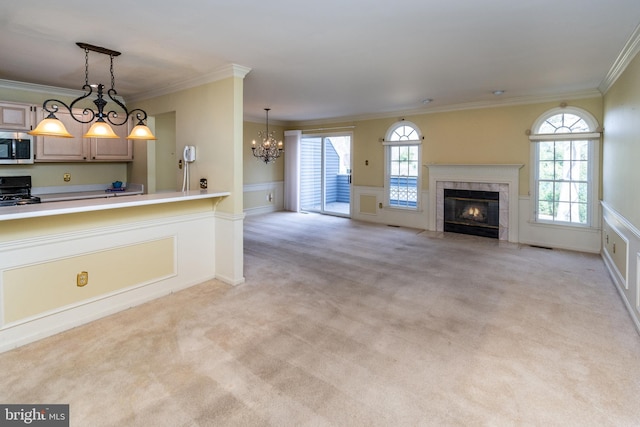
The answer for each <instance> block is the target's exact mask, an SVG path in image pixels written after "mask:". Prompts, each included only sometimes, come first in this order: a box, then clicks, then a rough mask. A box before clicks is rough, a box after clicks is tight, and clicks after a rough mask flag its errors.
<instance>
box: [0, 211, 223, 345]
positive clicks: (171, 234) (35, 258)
mask: <svg viewBox="0 0 640 427" xmlns="http://www.w3.org/2000/svg"><path fill="white" fill-rule="evenodd" d="M216 230H217V227H216V219H215V217H214V212H210V213H199V214H189V215H183V216H179V217H166V218H161V219H154V220H148V221H139V222H135V223H131V224H126V225H118V226H108V227H101V228H92V229H89V230H87V231H74V232H68V233H60V234H56V235H50V236H45V237H40V238H29V239H23V240H17V241H13V242H11V243H4V244H2V245H0V278H2V275H3V271H5V270H8V269H13V268H19V267H25V266H30V265H34V264H40V263H44V262H48V261H56V260H60V259H73V258H74V257H78V256H82V255H83V254H86V253H95V252H100V251H105V250H110V249H113V248H119V247H123V246H127V245H136V244H140V243H144V242H149V241H153V240H157V239H165V238H172V239H175V249H174V250H175V260H176V265H175V272H176V274H173V275H171V276H170V277H163V278H159V279H158V280H157V281H152V282H151V283H140V284H137V285H135V286H130V287H128V288H125V289H119V290H117V291H114V292H110V293H108V294H105V295H100V296H98V297H94V298H90V299H88V300H82V301H80V302H77V303H73V304H69V305H66V306H63V307H59V308H57V309H55V310H49V311H47V312H43V313H40V314H38V315H36V316H31V317H28V318H25V319H22V320H20V321H19V322H13V323H9V324H2V323H1V322H2V319H3V318H4V316H2V312H1V309H0V351H6V350H10V349H12V348H15V347H17V346H21V345H24V344H27V343H30V342H33V341H36V340H38V339H41V338H44V337H47V336H50V335H54V334H56V333H59V332H62V331H64V330H67V329H70V328H73V327H76V326H79V325H82V324H85V323H88V322H90V321H92V320H96V319H98V318H101V317H104V316H107V315H110V314H113V313H116V312H118V311H122V310H125V309H127V308H129V307H133V306H136V305H139V304H142V303H144V302H147V301H150V300H152V299H154V298H158V297H160V296H164V295H167V294H170V293H172V292H175V291H178V290H180V289H184V288H187V287H189V286H193V285H196V284H199V283H202V282H204V281H207V280H210V279H213V278H214V277H215V276H216V255H215V254H216V243H215V242H216ZM139 256H140V257H144V256H145V254H144V253H141V254H140V255H139ZM132 263H135V260H132ZM79 267H80V266H79ZM113 268H118V266H117V265H114V266H113ZM80 270H81V268H79V271H80ZM73 280H75V277H72V278H70V283H71V284H70V286H75V284H74V282H73ZM88 286H91V277H90V278H89V285H88ZM3 306H4V301H3V299H2V294H0V307H3Z"/></svg>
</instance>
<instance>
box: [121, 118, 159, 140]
mask: <svg viewBox="0 0 640 427" xmlns="http://www.w3.org/2000/svg"><path fill="white" fill-rule="evenodd" d="M127 139H145V140H146V139H148V140H156V139H158V138H156V137H155V136H153V133H152V132H151V129H149V127H148V126H147V125H145V124H144V123H142V121H140V122H139V123H138V124H137V125H136V126H135V127H134V128H133V129H131V133H130V134H129V136H128V137H127Z"/></svg>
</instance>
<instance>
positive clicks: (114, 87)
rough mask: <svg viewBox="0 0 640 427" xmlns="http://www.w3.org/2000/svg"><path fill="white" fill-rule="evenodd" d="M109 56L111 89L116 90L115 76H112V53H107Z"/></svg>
mask: <svg viewBox="0 0 640 427" xmlns="http://www.w3.org/2000/svg"><path fill="white" fill-rule="evenodd" d="M109 57H110V58H111V67H110V68H109V71H110V72H111V89H113V90H116V78H115V77H114V76H113V55H109Z"/></svg>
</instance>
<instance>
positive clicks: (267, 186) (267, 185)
mask: <svg viewBox="0 0 640 427" xmlns="http://www.w3.org/2000/svg"><path fill="white" fill-rule="evenodd" d="M282 185H284V181H271V182H260V183H257V184H246V185H244V186H243V187H242V191H243V192H244V193H250V192H252V191H265V190H273V189H277V188H278V187H281V186H282Z"/></svg>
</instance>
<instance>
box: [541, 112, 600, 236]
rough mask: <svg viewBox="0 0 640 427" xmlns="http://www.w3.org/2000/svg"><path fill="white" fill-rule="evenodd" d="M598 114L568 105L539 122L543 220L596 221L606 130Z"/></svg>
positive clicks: (566, 222)
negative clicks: (600, 151)
mask: <svg viewBox="0 0 640 427" xmlns="http://www.w3.org/2000/svg"><path fill="white" fill-rule="evenodd" d="M597 128H598V123H597V121H596V120H595V118H594V117H593V116H592V115H591V114H589V113H588V112H587V111H584V110H582V109H579V108H572V107H564V108H556V109H553V110H550V111H548V112H546V113H545V114H543V115H542V116H540V118H538V120H537V121H536V123H535V124H534V126H533V132H532V134H531V135H530V137H529V138H530V140H531V142H532V144H533V147H532V152H533V159H534V163H533V168H532V169H533V173H534V185H533V194H534V203H533V205H534V217H535V221H537V222H546V223H554V224H563V225H577V226H590V225H591V224H592V222H593V217H594V205H595V201H596V200H597V194H598V193H597V177H596V175H597V158H598V152H597V150H598V144H597V142H598V141H599V139H600V133H599V132H597Z"/></svg>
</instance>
